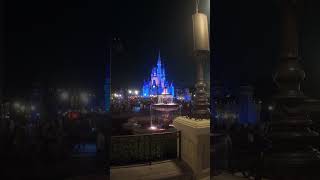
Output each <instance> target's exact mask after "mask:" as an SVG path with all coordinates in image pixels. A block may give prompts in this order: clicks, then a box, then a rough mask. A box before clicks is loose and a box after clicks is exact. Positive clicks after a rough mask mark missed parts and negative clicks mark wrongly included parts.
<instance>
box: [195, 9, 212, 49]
mask: <svg viewBox="0 0 320 180" xmlns="http://www.w3.org/2000/svg"><path fill="white" fill-rule="evenodd" d="M192 21H193V42H194V44H193V45H194V46H193V49H194V51H198V52H209V51H210V46H209V29H208V18H207V16H206V15H205V14H203V13H199V12H198V11H197V12H196V13H195V14H193V15H192Z"/></svg>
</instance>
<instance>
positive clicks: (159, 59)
mask: <svg viewBox="0 0 320 180" xmlns="http://www.w3.org/2000/svg"><path fill="white" fill-rule="evenodd" d="M157 64H161V55H160V49H159V53H158V63H157Z"/></svg>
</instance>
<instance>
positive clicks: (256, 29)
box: [211, 0, 320, 97]
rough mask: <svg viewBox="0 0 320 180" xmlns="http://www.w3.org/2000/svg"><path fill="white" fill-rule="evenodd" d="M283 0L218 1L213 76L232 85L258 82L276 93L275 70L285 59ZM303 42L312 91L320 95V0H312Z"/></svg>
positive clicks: (261, 90)
mask: <svg viewBox="0 0 320 180" xmlns="http://www.w3.org/2000/svg"><path fill="white" fill-rule="evenodd" d="M277 2H278V1H277V0H259V1H256V0H244V1H236V0H223V1H213V2H212V3H211V5H212V8H213V9H212V13H211V15H212V16H213V19H212V20H213V21H212V22H213V30H212V31H211V34H212V37H213V41H214V50H213V56H212V58H213V60H212V61H211V63H212V66H211V71H212V78H213V79H215V80H219V81H220V82H222V83H223V84H225V85H226V86H230V87H237V86H239V85H241V84H251V85H254V86H255V88H256V90H257V92H256V94H257V96H260V97H268V96H270V95H272V94H273V93H274V91H273V90H274V87H275V85H274V84H273V81H272V75H273V73H274V70H275V67H276V62H277V61H278V59H279V45H280V44H279V43H280V40H281V37H280V16H279V4H278V3H277ZM303 8H304V11H303V16H302V23H301V34H300V36H301V37H300V48H301V55H302V61H301V64H302V65H303V67H304V69H305V71H306V76H307V77H306V80H305V81H304V82H303V84H302V85H303V90H304V92H305V93H306V94H307V95H310V96H312V97H320V93H319V92H320V86H319V83H318V82H319V77H320V71H319V69H320V63H319V59H320V54H319V53H318V52H319V48H320V46H319V43H320V36H319V32H320V24H319V17H320V11H319V10H320V2H319V1H317V0H306V1H305V4H304V7H303Z"/></svg>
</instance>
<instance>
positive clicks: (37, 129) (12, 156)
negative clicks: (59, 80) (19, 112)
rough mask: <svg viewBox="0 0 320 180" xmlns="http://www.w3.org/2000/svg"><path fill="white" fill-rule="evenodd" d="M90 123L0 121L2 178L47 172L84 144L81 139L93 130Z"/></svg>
mask: <svg viewBox="0 0 320 180" xmlns="http://www.w3.org/2000/svg"><path fill="white" fill-rule="evenodd" d="M90 123H92V122H91V121H86V120H84V119H79V120H77V121H70V120H68V119H67V117H59V118H57V120H51V121H49V120H41V119H39V120H38V121H31V120H30V119H26V118H25V117H23V116H20V117H18V116H17V117H14V118H7V119H1V123H0V138H1V139H0V147H1V148H0V151H1V152H0V156H1V159H2V161H1V162H0V163H1V164H2V167H5V169H6V170H5V172H6V173H5V174H3V175H4V176H15V175H17V174H15V173H17V172H23V173H25V175H26V174H27V173H30V174H34V173H35V172H37V170H38V172H39V171H41V170H39V167H40V169H41V168H44V167H48V168H49V169H50V168H51V167H54V166H56V165H57V164H59V163H63V162H64V161H66V160H67V159H68V158H70V157H71V155H72V153H74V150H75V147H76V145H79V144H81V143H86V141H88V138H87V137H88V136H87V137H85V136H86V135H88V134H89V131H92V130H94V129H93V128H92V127H90ZM91 125H92V124H91ZM101 131H102V130H101ZM93 141H94V143H95V139H93ZM100 141H101V140H100ZM99 145H100V146H101V142H100V144H99ZM100 149H101V148H100ZM100 149H99V150H100ZM100 151H101V150H100ZM38 172H37V173H38ZM40 173H41V172H40ZM20 175H21V173H20Z"/></svg>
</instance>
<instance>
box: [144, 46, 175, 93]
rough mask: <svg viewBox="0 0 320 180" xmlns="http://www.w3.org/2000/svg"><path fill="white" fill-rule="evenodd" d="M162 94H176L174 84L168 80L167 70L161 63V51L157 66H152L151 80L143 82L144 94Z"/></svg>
mask: <svg viewBox="0 0 320 180" xmlns="http://www.w3.org/2000/svg"><path fill="white" fill-rule="evenodd" d="M160 94H171V95H172V96H174V85H173V83H172V82H171V83H170V84H169V83H168V81H167V80H166V72H165V69H164V66H163V65H162V64H161V56H160V51H159V55H158V61H157V66H156V67H154V68H152V71H151V75H150V80H148V81H144V82H143V87H142V96H143V97H149V96H156V95H160Z"/></svg>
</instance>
